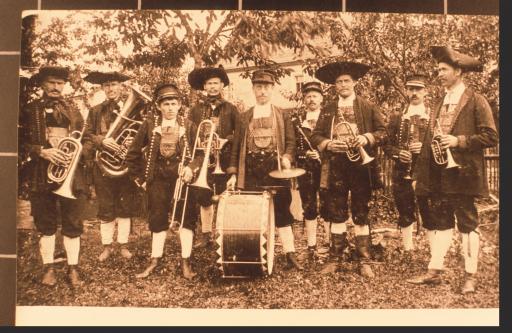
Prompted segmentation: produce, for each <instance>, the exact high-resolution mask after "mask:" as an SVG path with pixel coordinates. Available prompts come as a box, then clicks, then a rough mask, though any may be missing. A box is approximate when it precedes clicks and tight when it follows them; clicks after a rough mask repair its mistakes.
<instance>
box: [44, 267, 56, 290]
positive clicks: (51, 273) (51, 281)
mask: <svg viewBox="0 0 512 333" xmlns="http://www.w3.org/2000/svg"><path fill="white" fill-rule="evenodd" d="M41 283H42V284H44V285H46V286H54V285H55V284H56V283H57V277H56V275H55V268H53V264H46V265H44V275H43V279H42V280H41Z"/></svg>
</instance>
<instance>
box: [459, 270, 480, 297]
mask: <svg viewBox="0 0 512 333" xmlns="http://www.w3.org/2000/svg"><path fill="white" fill-rule="evenodd" d="M475 288H476V277H475V274H471V273H467V272H466V276H465V281H464V285H463V286H462V290H461V293H462V295H466V294H469V293H474V292H475Z"/></svg>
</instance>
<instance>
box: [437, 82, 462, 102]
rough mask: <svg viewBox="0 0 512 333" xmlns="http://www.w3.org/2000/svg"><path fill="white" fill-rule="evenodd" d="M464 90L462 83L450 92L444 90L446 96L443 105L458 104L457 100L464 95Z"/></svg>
mask: <svg viewBox="0 0 512 333" xmlns="http://www.w3.org/2000/svg"><path fill="white" fill-rule="evenodd" d="M464 90H466V85H465V84H464V82H460V83H459V84H457V85H456V86H455V87H453V88H452V89H450V90H448V89H446V90H445V91H446V96H444V100H443V105H445V104H455V105H457V104H459V100H460V98H461V96H462V94H463V93H464Z"/></svg>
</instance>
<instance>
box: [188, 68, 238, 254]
mask: <svg viewBox="0 0 512 333" xmlns="http://www.w3.org/2000/svg"><path fill="white" fill-rule="evenodd" d="M188 82H189V84H190V86H191V87H192V88H193V89H195V90H204V91H205V92H206V97H204V98H203V99H202V100H200V101H199V102H198V103H197V104H196V105H194V106H193V107H192V108H191V109H190V111H189V114H188V116H189V119H190V120H191V121H192V122H193V123H194V124H195V125H196V126H199V124H200V123H201V122H202V121H203V120H211V121H212V122H213V124H215V133H214V135H213V142H212V149H211V151H212V153H213V156H214V160H215V163H213V165H210V163H209V167H208V172H207V183H208V186H209V187H210V188H211V189H212V190H210V189H208V188H205V187H203V188H198V187H195V188H194V191H195V197H196V198H197V200H198V202H199V205H200V216H201V231H202V235H201V236H199V237H197V239H198V242H197V243H196V244H195V247H204V246H207V245H209V244H210V245H211V244H212V243H213V240H212V229H213V218H214V209H213V204H214V199H215V198H217V197H218V195H219V194H221V193H222V192H224V190H225V189H226V182H227V175H226V173H225V171H226V169H227V167H228V164H229V158H230V155H231V145H232V142H233V134H234V132H235V124H236V121H237V118H238V115H239V113H238V110H237V108H236V106H234V105H233V104H231V103H230V102H228V101H226V100H225V99H224V98H223V97H222V89H223V88H224V87H225V86H227V85H229V78H228V75H227V73H226V71H225V70H224V69H223V68H222V67H219V68H214V67H204V68H197V69H194V70H193V71H192V72H190V74H189V75H188ZM207 136H208V135H207V133H206V132H205V133H200V138H201V141H202V142H205V141H206V140H204V138H205V137H207ZM205 185H206V184H205Z"/></svg>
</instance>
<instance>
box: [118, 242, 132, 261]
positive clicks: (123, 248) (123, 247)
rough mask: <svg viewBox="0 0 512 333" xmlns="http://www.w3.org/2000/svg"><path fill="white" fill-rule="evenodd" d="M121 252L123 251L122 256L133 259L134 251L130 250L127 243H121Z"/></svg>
mask: <svg viewBox="0 0 512 333" xmlns="http://www.w3.org/2000/svg"><path fill="white" fill-rule="evenodd" d="M120 252H121V256H122V257H123V258H125V259H131V258H132V253H131V252H130V250H128V247H127V246H126V244H122V245H121V249H120Z"/></svg>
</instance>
